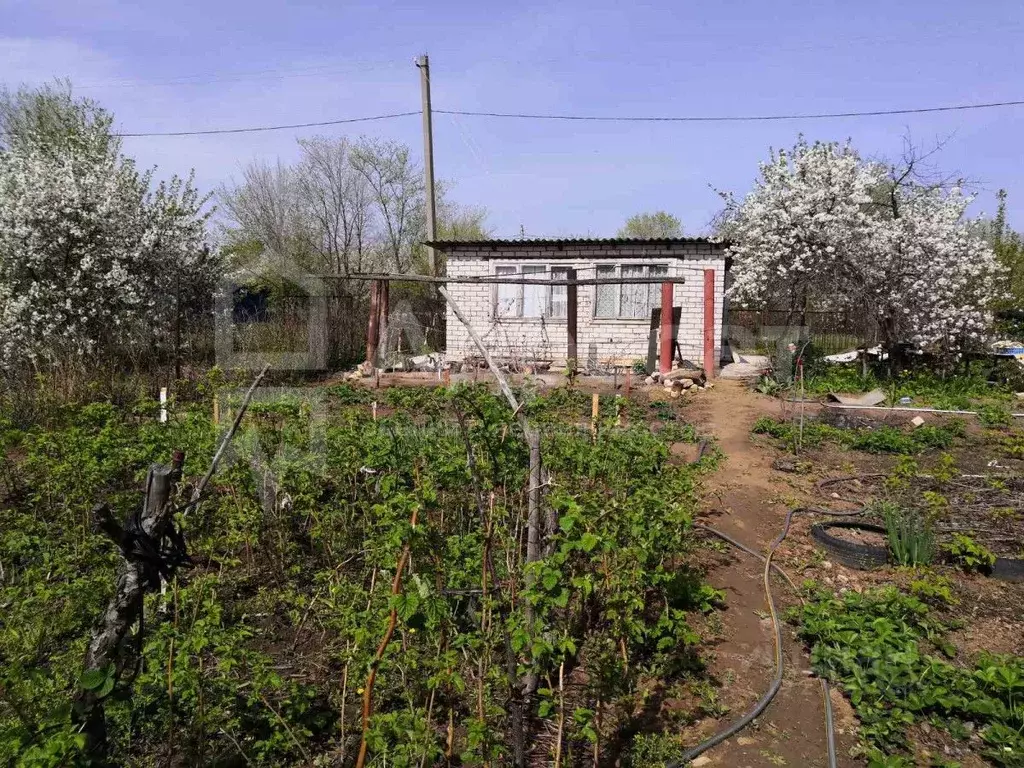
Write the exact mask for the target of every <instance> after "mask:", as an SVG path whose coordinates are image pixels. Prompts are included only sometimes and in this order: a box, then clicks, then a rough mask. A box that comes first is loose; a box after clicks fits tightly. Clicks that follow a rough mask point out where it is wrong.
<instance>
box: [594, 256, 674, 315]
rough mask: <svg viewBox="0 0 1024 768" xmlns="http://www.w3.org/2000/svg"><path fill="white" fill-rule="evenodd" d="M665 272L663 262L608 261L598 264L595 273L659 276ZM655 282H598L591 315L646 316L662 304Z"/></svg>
mask: <svg viewBox="0 0 1024 768" xmlns="http://www.w3.org/2000/svg"><path fill="white" fill-rule="evenodd" d="M667 274H668V266H666V265H665V264H621V265H620V264H609V265H602V266H599V267H598V268H597V276H598V277H609V278H611V277H621V278H629V277H661V276H662V275H667ZM660 292H661V285H660V284H658V283H620V284H618V285H615V284H609V285H598V286H597V294H596V301H595V302H594V317H607V318H637V319H646V318H649V317H650V316H651V310H652V309H654V308H655V307H657V306H659V305H660V304H661V299H660Z"/></svg>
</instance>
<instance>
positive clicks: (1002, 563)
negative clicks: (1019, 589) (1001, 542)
mask: <svg viewBox="0 0 1024 768" xmlns="http://www.w3.org/2000/svg"><path fill="white" fill-rule="evenodd" d="M989 576H991V577H992V578H993V579H999V580H1000V581H1024V560H1019V559H1017V558H1012V557H997V558H996V564H995V565H993V566H992V573H990V574H989Z"/></svg>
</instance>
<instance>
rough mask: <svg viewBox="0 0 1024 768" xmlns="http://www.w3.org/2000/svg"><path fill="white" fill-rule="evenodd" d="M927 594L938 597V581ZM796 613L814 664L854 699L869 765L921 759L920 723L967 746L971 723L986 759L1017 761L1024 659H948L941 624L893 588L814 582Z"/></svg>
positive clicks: (1023, 714)
mask: <svg viewBox="0 0 1024 768" xmlns="http://www.w3.org/2000/svg"><path fill="white" fill-rule="evenodd" d="M925 583H927V582H925ZM918 591H919V592H924V589H923V588H922V589H920V590H918ZM928 594H930V595H932V596H935V595H938V596H940V598H941V597H943V596H944V590H943V589H942V586H941V585H939V587H937V588H935V589H930V590H929V592H926V593H925V594H922V597H927V596H928ZM936 602H942V600H941V599H940V600H938V601H936ZM795 615H796V616H797V617H798V619H799V625H800V628H799V632H800V636H801V637H802V638H803V639H804V640H805V642H807V644H808V645H809V646H810V648H811V663H812V664H813V666H814V669H815V671H816V672H817V673H818V674H819V675H822V676H824V677H826V678H828V679H829V680H830V681H831V682H833V683H836V684H838V685H839V686H841V688H842V690H843V692H844V693H845V694H846V695H847V696H848V697H849V699H850V702H851V704H853V706H854V709H855V710H856V712H857V717H858V719H859V720H860V723H861V731H860V733H861V738H862V740H863V744H864V749H865V751H866V753H867V756H868V758H869V760H870V764H871V765H873V766H888V767H890V768H902V767H906V768H910V766H913V765H920V764H921V763H920V762H919V761H917V760H916V758H923V757H924V755H923V753H922V751H921V750H920V749H919V750H918V751H917V752H916V754H913V755H912V754H911V748H912V746H913V744H912V739H911V733H912V732H913V728H914V726H916V725H920V724H924V723H927V724H930V725H931V726H932V727H933V728H935V729H937V730H938V731H939V732H945V733H947V734H949V736H950V738H952V739H953V740H955V741H958V742H961V743H964V744H965V745H966V742H967V741H968V739H969V737H970V735H971V733H972V731H973V730H976V731H977V733H978V735H979V736H980V737H981V743H982V754H983V755H984V757H985V758H986V759H988V760H989V761H990V762H992V763H993V764H995V765H1002V766H1022V765H1024V659H1022V658H1019V657H1010V656H996V655H991V654H986V653H982V654H980V655H979V656H978V657H977V658H974V659H969V660H963V662H962V663H956V662H953V661H951V659H953V658H954V657H956V656H957V650H956V648H955V647H954V646H953V645H952V644H951V643H950V642H949V640H948V638H947V633H948V630H949V629H950V627H949V625H948V623H944V621H943V619H942V617H941V615H937V614H936V609H933V608H931V607H930V606H929V605H927V604H926V603H925V602H923V601H922V599H919V598H918V597H916V596H914V595H908V594H906V593H904V592H901V591H900V590H899V589H897V588H895V587H887V588H882V589H875V590H870V591H867V592H865V593H863V594H861V593H859V592H854V591H850V592H846V593H844V594H843V595H841V596H839V597H836V596H834V595H832V594H831V593H827V592H822V591H812V592H811V594H810V596H809V600H808V602H807V604H806V605H805V606H804V607H803V608H802V609H800V610H799V611H797V612H796V614H795ZM940 756H941V755H940Z"/></svg>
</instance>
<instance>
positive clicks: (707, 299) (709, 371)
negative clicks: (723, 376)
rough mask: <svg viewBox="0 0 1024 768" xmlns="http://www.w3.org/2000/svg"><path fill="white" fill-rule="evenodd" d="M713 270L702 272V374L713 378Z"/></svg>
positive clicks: (714, 365)
mask: <svg viewBox="0 0 1024 768" xmlns="http://www.w3.org/2000/svg"><path fill="white" fill-rule="evenodd" d="M716 362H717V361H716V360H715V270H713V269H705V270H704V374H705V375H706V376H707V377H708V378H709V379H713V378H714V377H715V368H716Z"/></svg>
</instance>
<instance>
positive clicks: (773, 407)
mask: <svg viewBox="0 0 1024 768" xmlns="http://www.w3.org/2000/svg"><path fill="white" fill-rule="evenodd" d="M778 409H779V402H778V401H777V400H771V399H769V398H766V397H761V396H758V395H756V394H754V393H752V392H750V391H749V390H747V389H746V388H745V387H743V386H742V385H740V384H738V383H737V382H730V381H721V382H718V383H717V384H716V386H715V388H714V389H713V390H711V391H710V392H708V393H706V394H704V395H702V396H701V398H700V399H699V400H697V401H696V402H695V403H694V404H693V405H692V411H691V417H692V418H693V419H694V420H695V421H696V423H697V424H698V425H699V427H700V429H701V432H702V433H704V434H712V435H714V436H715V437H716V438H717V439H718V444H719V446H720V448H721V449H722V451H723V453H724V454H725V457H726V458H725V460H724V461H723V462H722V465H721V467H720V469H719V470H718V471H717V472H716V473H715V475H714V476H712V477H710V478H709V479H708V486H709V491H710V494H709V498H708V505H707V508H706V510H705V513H704V515H702V521H703V522H706V523H707V524H709V525H711V526H713V527H715V528H718V529H720V530H722V531H723V532H725V533H727V534H729V535H730V536H732V537H733V538H735V539H737V540H738V541H740V542H742V543H744V544H746V545H747V546H748V547H751V548H752V549H755V550H758V551H761V552H764V551H766V550H767V547H768V546H769V544H770V543H771V541H772V540H773V539H774V538H775V537H776V536H777V535H778V534H779V532H780V531H781V530H782V525H783V521H784V518H785V515H786V512H787V509H788V505H787V501H789V500H791V499H793V497H794V495H795V494H796V492H795V491H794V489H793V488H792V487H791V486H790V485H789V483H788V482H787V480H788V477H789V476H786V475H783V474H782V473H779V472H776V471H774V470H773V469H772V468H771V464H772V461H773V459H774V458H775V456H774V452H773V451H772V450H770V449H767V448H764V447H760V446H758V445H756V444H755V443H754V442H753V441H752V440H751V436H750V429H751V426H752V425H753V423H754V421H755V420H756V419H757V418H758V416H761V415H764V414H766V413H769V414H770V413H773V412H777V411H778ZM761 567H762V566H761V563H760V562H759V561H756V560H754V558H752V557H750V556H749V555H745V554H743V553H738V552H736V551H735V550H730V551H729V552H728V553H727V554H725V555H723V556H722V557H721V558H719V559H718V561H717V563H716V564H715V565H714V566H713V567H712V569H711V571H710V573H709V580H710V582H711V583H712V584H713V585H714V586H715V587H718V588H719V589H724V590H725V592H726V609H725V611H723V623H724V627H723V632H722V640H721V641H720V642H719V643H718V644H717V646H716V647H715V652H714V660H713V662H712V664H711V669H710V671H711V673H712V675H713V676H714V677H715V679H717V680H718V681H719V683H720V684H721V688H720V689H719V698H720V703H721V704H722V705H724V706H725V707H728V712H727V713H726V714H725V715H724V716H723V717H722V718H720V719H718V720H711V719H709V720H705V721H702V722H701V723H700V724H699V726H698V729H699V736H702V737H703V736H707V735H710V734H712V733H714V732H716V731H717V730H719V729H720V728H721V727H723V726H724V725H725V724H727V723H729V722H731V721H732V720H734V719H736V718H737V717H739V716H740V715H741V714H742V713H744V712H746V711H747V710H749V708H750V707H751V706H752V705H753V704H754V702H755V701H757V699H759V698H760V697H761V696H762V695H763V694H764V692H765V691H766V690H767V688H768V686H769V685H770V683H771V680H772V677H773V676H774V673H775V664H774V644H773V643H774V640H773V637H774V633H773V629H772V624H771V621H770V619H769V614H768V606H767V602H766V600H765V596H764V590H763V586H762V578H761ZM790 576H791V577H792V578H793V580H794V581H795V582H796V583H797V584H798V585H799V583H800V577H799V574H795V573H792V574H790ZM777 583H778V582H773V594H774V595H775V601H776V606H777V608H778V609H779V611H780V612H781V611H783V610H784V609H785V607H788V606H791V605H793V604H795V602H796V600H795V598H794V597H793V595H792V594H790V592H789V590H788V589H787V588H786V587H784V586H782V585H781V584H779V586H776V584H777ZM783 637H784V643H785V645H784V659H785V676H784V678H783V684H782V689H781V691H780V692H779V694H778V695H777V696H776V698H775V700H774V701H773V702H772V703H771V704H770V705H769V707H768V709H767V710H766V711H765V713H764V714H763V715H762V716H761V717H760V718H759V719H758V720H757V721H755V722H754V724H752V725H751V726H749V727H748V728H747V729H745V730H744V731H742V732H741V733H740V734H739V735H738V736H734V737H733V738H732V739H730V740H728V741H726V742H725V743H724V744H722V745H720V746H718V747H716V748H714V749H712V750H710V751H708V752H707V753H705V755H703V756H702V757H701V758H698V760H697V761H696V762H695V763H693V765H705V766H728V768H746V767H747V766H749V767H750V768H755V767H760V766H799V767H800V768H803V767H805V766H806V767H807V768H812V767H813V766H827V764H828V761H827V758H826V753H825V732H824V722H825V716H824V704H823V701H822V696H821V687H820V683H819V682H818V680H817V679H816V678H812V677H809V674H808V673H809V669H810V663H809V660H808V658H807V654H806V653H805V651H804V650H803V649H802V648H801V646H800V644H799V642H798V641H797V640H796V639H795V638H794V634H793V630H792V627H790V626H785V627H784V628H783ZM832 701H833V706H834V710H835V712H834V714H835V718H836V721H837V723H836V725H837V729H839V730H840V731H841V732H839V733H837V752H838V754H839V764H840V766H844V767H845V766H851V767H852V766H857V765H862V763H860V762H859V761H855V760H853V759H851V758H850V757H849V756H848V755H849V750H850V748H851V747H852V746H853V745H854V743H855V741H856V739H855V735H854V732H853V728H854V723H853V721H852V716H851V714H850V708H849V707H848V706H847V704H846V702H845V700H843V699H842V697H841V696H840V695H839V694H838V693H836V692H834V691H833V695H832ZM695 735H698V734H695ZM688 741H689V740H688Z"/></svg>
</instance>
